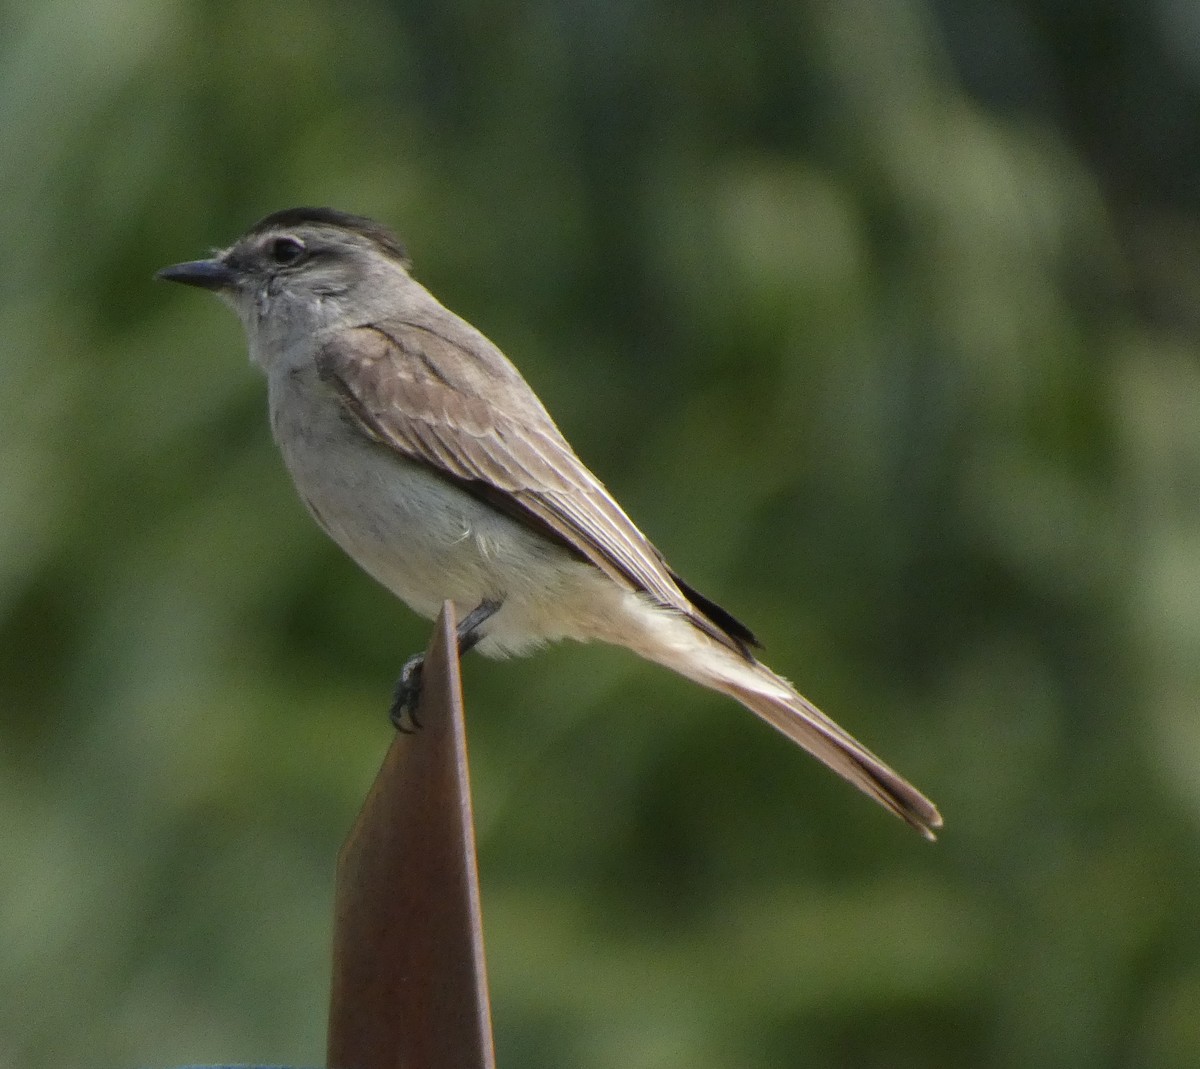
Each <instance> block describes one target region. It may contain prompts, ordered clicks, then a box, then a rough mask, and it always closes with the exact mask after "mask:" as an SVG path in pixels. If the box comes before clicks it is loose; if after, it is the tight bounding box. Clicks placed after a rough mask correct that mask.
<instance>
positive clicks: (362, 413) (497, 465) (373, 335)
mask: <svg viewBox="0 0 1200 1069" xmlns="http://www.w3.org/2000/svg"><path fill="white" fill-rule="evenodd" d="M479 340H482V338H481V337H480V339H479ZM484 344H488V343H486V342H484ZM494 355H495V356H497V357H499V359H500V361H502V362H503V364H502V367H501V376H500V377H499V378H498V379H497V377H496V375H495V367H494V365H493V364H491V363H490V362H489V364H488V366H487V368H484V367H482V366H481V364H480V361H479V359H478V357H477V356H475V355H474V354H473V353H472V352H471V350H470V348H467V347H465V346H462V345H458V344H456V343H455V342H454V341H452V340H450V339H448V338H446V337H445V336H443V335H442V334H441V333H438V332H436V331H434V330H432V329H430V328H428V327H424V326H418V325H414V324H407V323H401V324H395V323H389V324H388V326H387V329H386V330H384V329H382V328H379V327H373V326H365V327H359V328H356V329H354V330H351V331H346V332H343V333H342V334H340V335H339V336H338V338H337V339H335V340H333V341H331V342H329V343H328V344H326V345H325V346H324V347H323V348H322V349H321V350H320V352H319V354H318V356H317V368H318V371H319V372H320V375H321V377H322V378H323V379H324V380H325V381H327V382H329V383H330V384H331V385H332V386H333V387H334V389H336V390H337V392H338V394H339V395H340V396H341V398H342V400H343V402H344V403H345V405H346V407H347V409H348V410H349V411H350V412H351V413H352V414H353V416H354V417H355V418H356V419H357V420H358V422H359V423H360V424H361V426H362V427H363V429H364V430H365V431H366V432H367V433H368V434H370V435H371V436H372V437H373V438H375V439H377V440H378V441H380V442H382V443H384V444H385V445H387V446H389V447H390V448H392V449H395V450H396V451H397V452H399V453H401V454H403V455H405V456H407V457H410V458H412V459H415V460H419V461H421V462H423V463H425V464H429V465H431V466H432V467H434V468H436V469H438V470H439V471H441V472H443V473H444V474H446V475H448V476H450V477H452V478H454V479H457V480H460V481H461V482H463V483H464V484H466V486H467V488H468V489H472V487H471V484H473V483H474V484H478V485H479V486H481V487H486V488H487V489H486V491H485V492H483V493H482V494H481V496H484V497H485V498H486V499H487V500H489V501H491V502H492V503H497V502H496V496H497V491H499V493H500V494H502V495H503V496H504V498H505V499H506V500H505V502H504V503H505V505H507V506H511V507H509V508H508V511H510V512H514V513H516V514H517V515H519V516H523V517H524V518H526V519H527V520H530V519H531V520H533V521H535V523H536V525H537V527H538V528H539V529H540V530H543V531H545V530H547V529H548V530H549V531H550V532H552V533H553V534H555V535H557V537H558V538H559V539H561V540H562V541H563V542H564V543H565V544H566V545H567V546H568V547H569V548H571V549H572V550H573V551H575V552H577V553H579V554H580V555H581V556H583V557H584V558H585V559H587V560H589V561H590V562H591V563H592V564H594V565H595V566H596V567H598V568H600V569H601V570H602V571H604V572H605V573H607V574H608V575H610V576H611V577H612V578H613V579H615V580H616V581H618V582H621V583H624V584H626V585H628V586H630V587H632V588H633V589H635V590H639V591H642V592H644V593H646V594H648V595H649V596H650V597H651V598H653V599H654V600H655V601H656V602H658V603H659V604H661V605H663V606H665V607H668V608H672V609H674V610H676V611H677V612H680V613H683V614H684V615H686V616H688V617H689V618H690V619H691V620H692V621H693V622H694V623H695V624H696V625H697V626H698V627H700V628H701V629H702V630H704V631H705V632H707V633H708V634H709V635H711V636H712V637H713V638H716V639H717V640H718V641H720V642H722V643H724V644H725V645H727V646H729V647H730V648H731V649H734V650H736V651H737V652H739V653H741V654H743V655H744V656H746V657H749V656H750V654H749V652H748V649H747V642H748V641H753V635H751V634H750V632H749V631H748V630H747V629H746V628H744V627H742V626H741V625H740V624H738V623H737V622H736V621H735V620H733V618H732V617H731V616H729V614H728V613H725V612H724V611H723V610H719V612H718V613H712V610H713V609H715V608H716V606H713V605H712V603H710V602H708V601H707V600H706V599H705V600H703V602H702V603H701V604H697V603H696V602H694V601H692V600H691V599H690V598H689V596H688V594H686V593H685V592H684V591H683V590H681V589H680V585H679V584H678V583H677V582H676V580H675V578H674V576H673V575H672V573H671V572H670V570H669V569H668V568H667V566H666V563H665V561H664V560H663V557H662V554H660V553H659V552H658V550H657V549H655V547H654V546H653V545H652V544H651V543H650V541H649V540H648V539H647V538H646V537H645V536H644V535H643V534H642V533H641V531H639V530H638V529H637V527H636V526H635V525H634V523H633V521H632V520H630V519H629V517H628V516H626V515H625V513H624V511H623V510H622V509H621V507H620V506H619V505H618V504H617V503H616V501H614V500H613V498H612V497H611V496H610V495H609V493H608V492H607V491H606V490H605V489H604V487H603V486H602V485H601V483H600V482H599V480H598V479H596V477H595V476H594V475H592V473H591V472H590V471H588V469H587V468H586V467H584V465H583V463H582V461H580V460H579V458H578V457H576V456H575V454H574V452H573V451H572V450H571V447H570V446H569V445H568V444H567V442H566V440H565V439H564V438H563V437H562V435H561V434H560V433H559V431H558V429H557V428H556V427H555V426H554V423H553V421H552V420H551V419H550V417H549V415H547V414H546V411H545V409H544V408H542V406H541V404H540V402H538V400H537V398H536V397H535V396H534V395H533V393H532V391H530V390H529V388H528V386H526V385H525V383H524V380H522V379H521V378H520V376H519V375H518V374H517V373H516V371H515V370H513V369H512V368H511V365H509V364H508V363H507V361H504V358H503V356H501V355H500V353H499V351H498V350H497V351H494ZM497 391H500V392H502V393H503V396H504V402H505V403H504V406H503V407H504V412H505V415H504V416H503V417H502V416H501V415H500V411H499V409H498V406H497V405H495V404H494V403H493V402H492V401H490V400H489V399H488V396H487V394H488V393H489V392H491V393H492V394H493V395H495V393H496V392H497ZM510 411H511V412H512V413H514V414H515V416H513V417H510V416H509V412H510ZM710 613H712V616H717V618H716V619H713V618H712V617H711V616H710V615H709V614H710Z"/></svg>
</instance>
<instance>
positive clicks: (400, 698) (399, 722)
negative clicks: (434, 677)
mask: <svg viewBox="0 0 1200 1069" xmlns="http://www.w3.org/2000/svg"><path fill="white" fill-rule="evenodd" d="M424 667H425V655H424V654H423V653H418V654H417V655H416V656H415V657H410V658H409V659H408V660H407V661H405V663H404V667H403V668H402V669H401V670H400V678H399V679H398V680H396V686H395V688H394V689H393V690H392V705H391V708H390V709H389V710H388V718H389V719H390V720H391V722H392V725H393V726H394V727H395V729H396V730H397V731H402V732H404V733H405V734H406V735H411V734H412V733H413V732H414V731H416V730H417V729H419V728H420V726H421V721H420V720H418V719H417V702H419V701H420V700H421V673H422V670H423V669H424Z"/></svg>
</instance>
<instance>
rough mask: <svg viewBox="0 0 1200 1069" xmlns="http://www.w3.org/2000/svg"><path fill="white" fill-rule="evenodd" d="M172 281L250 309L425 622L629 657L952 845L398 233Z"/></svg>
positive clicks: (497, 652)
mask: <svg viewBox="0 0 1200 1069" xmlns="http://www.w3.org/2000/svg"><path fill="white" fill-rule="evenodd" d="M158 277H159V278H163V279H168V280H170V281H173V282H183V283H187V284H188V285H192V286H199V287H201V288H203V289H208V290H212V291H214V292H215V293H217V294H218V295H219V296H220V297H222V298H223V299H224V300H225V302H226V303H227V304H229V305H230V306H231V307H232V308H233V309H234V311H235V312H237V314H238V316H239V318H240V319H241V321H242V325H243V326H244V327H245V330H246V336H247V339H248V342H249V348H250V357H251V359H252V360H253V362H254V363H255V364H257V365H258V366H259V367H260V368H261V369H262V370H263V372H264V373H265V374H266V377H267V385H268V393H269V402H270V415H271V429H272V432H273V434H274V437H275V441H276V443H277V444H278V446H279V450H280V452H281V453H282V455H283V460H284V463H285V464H286V465H287V468H288V471H289V472H290V473H291V476H292V479H293V480H294V482H295V484H296V489H297V490H298V491H299V493H300V496H301V498H302V499H303V500H304V503H305V504H306V505H307V506H308V509H309V511H310V512H311V513H312V515H313V517H314V518H315V519H316V521H317V523H318V524H320V525H321V527H323V528H324V529H325V531H326V532H327V533H328V534H329V536H330V537H331V538H332V539H333V540H334V541H335V542H337V544H338V545H340V546H341V547H342V549H344V550H345V551H346V552H347V553H348V554H350V556H351V557H352V558H353V559H354V560H355V561H357V562H358V564H359V565H360V566H361V567H362V568H364V569H365V570H366V571H367V572H368V573H369V574H370V575H372V576H373V577H374V578H375V579H377V580H378V581H379V582H380V583H382V584H383V585H384V586H385V587H387V589H389V590H390V591H392V593H394V594H395V595H396V596H397V597H399V598H400V599H402V600H403V601H404V602H406V603H407V604H408V605H409V606H410V607H411V608H412V609H413V610H414V611H415V612H417V613H419V614H421V615H422V616H425V617H427V618H430V619H432V618H434V617H435V616H436V615H437V613H438V612H439V611H440V608H441V605H442V603H443V601H445V600H447V599H449V600H450V601H452V602H453V603H454V605H455V608H456V610H457V613H458V616H459V619H460V620H461V623H460V625H459V632H458V634H459V645H460V650H463V651H465V650H466V649H469V648H470V647H472V646H475V645H478V647H479V649H480V651H481V652H482V653H485V654H489V655H493V656H503V655H506V654H516V653H524V652H527V651H529V650H531V649H533V648H534V647H536V646H539V645H541V644H542V643H545V642H550V641H554V640H557V639H564V638H569V639H576V640H578V641H581V642H587V641H600V642H608V643H612V644H614V645H617V646H624V647H626V648H628V649H630V650H632V651H633V652H634V653H636V654H638V655H639V656H641V657H645V658H646V659H647V660H650V661H654V662H656V663H658V664H661V665H665V666H666V667H667V668H671V669H673V670H674V671H676V672H678V673H679V674H680V675H683V676H686V677H687V678H688V679H691V680H694V681H695V682H697V683H699V684H701V685H702V686H705V687H710V688H712V689H713V690H717V691H720V692H722V693H724V694H728V695H729V696H731V697H733V698H735V699H736V700H737V701H739V702H741V703H742V704H743V705H744V706H746V708H748V709H750V710H751V711H752V712H754V713H756V714H757V715H758V716H760V717H762V718H763V719H764V720H765V721H767V723H769V724H770V725H771V726H772V727H774V728H777V729H778V730H779V731H781V732H782V733H783V734H784V735H786V736H787V737H788V738H789V739H792V740H793V741H794V742H796V743H799V744H800V745H801V746H803V747H804V748H805V749H806V750H808V752H809V753H811V754H812V755H813V756H814V757H816V758H817V759H818V760H820V761H823V762H824V763H825V764H826V765H828V766H829V767H830V768H832V769H833V770H834V771H835V772H837V773H839V774H840V775H842V776H844V777H845V778H846V779H847V780H849V781H850V782H851V783H853V784H854V785H855V786H856V787H858V788H859V789H860V790H862V791H864V792H865V793H866V794H869V795H870V796H871V797H872V798H874V799H875V800H876V801H878V802H880V803H881V804H882V805H884V806H885V807H886V808H888V809H890V810H891V811H892V812H893V813H895V814H896V815H897V816H899V817H900V818H901V819H902V820H904V821H906V822H907V823H908V824H910V825H912V827H914V828H916V829H917V830H918V831H919V832H921V833H922V834H923V835H925V836H926V837H927V838H929V839H932V838H933V837H934V833H935V831H936V830H937V829H938V828H940V827H941V824H942V818H941V816H940V815H939V814H938V811H937V809H936V808H935V807H934V805H933V804H932V803H931V802H930V801H929V800H928V799H927V798H925V797H924V795H922V794H921V793H920V792H919V791H918V790H917V789H916V788H915V787H913V786H912V785H911V784H909V783H908V782H907V781H905V780H904V779H903V778H901V777H900V776H899V775H897V774H896V773H895V772H893V771H892V770H891V769H890V768H889V767H888V766H887V765H885V764H884V763H883V762H882V761H880V760H879V759H878V758H877V757H876V756H875V755H874V754H872V753H871V752H870V751H869V750H867V749H866V748H865V747H863V746H862V745H861V744H860V743H859V742H858V741H857V740H855V739H854V738H853V737H851V736H850V735H849V734H848V733H847V732H846V731H844V730H843V729H842V728H841V727H839V726H838V725H837V724H835V723H834V722H833V721H832V720H830V719H829V717H827V716H825V714H824V713H822V712H821V711H820V710H819V709H817V708H816V707H815V706H814V705H813V704H812V703H811V702H809V701H808V700H807V699H805V698H803V697H802V696H801V695H800V694H799V693H797V692H796V690H795V689H794V688H793V687H792V686H791V684H790V683H788V682H787V681H786V680H785V679H783V678H782V677H780V676H778V675H776V674H775V673H774V672H772V671H771V670H770V669H769V668H768V667H767V666H766V665H764V664H763V663H762V662H760V661H759V660H758V659H757V658H756V657H755V655H754V652H753V650H754V648H755V647H757V645H758V643H757V642H756V640H755V638H754V635H753V634H751V632H750V631H749V630H748V629H747V628H746V627H745V626H743V625H742V624H741V623H739V622H738V621H737V620H736V619H734V617H733V616H731V615H730V614H729V613H728V612H726V611H725V610H724V609H722V608H720V606H718V605H717V604H715V603H714V602H712V601H710V600H709V599H708V598H706V597H704V596H703V595H702V594H700V593H698V592H697V591H696V590H694V589H692V588H691V587H690V586H688V584H687V583H685V582H684V581H683V580H682V579H681V578H680V577H679V576H678V575H677V574H676V573H675V572H674V571H673V570H672V569H671V567H670V566H669V565H668V564H667V562H666V560H665V559H664V557H663V555H662V554H661V553H660V552H659V551H658V550H657V549H656V548H655V547H654V546H653V545H652V544H651V543H650V541H649V540H648V539H647V538H646V536H645V535H643V534H642V532H641V531H639V530H638V528H637V527H636V526H635V525H634V523H633V521H632V520H630V519H629V517H628V516H626V514H625V512H624V511H623V510H622V508H621V506H620V505H618V504H617V502H616V501H615V500H614V498H613V497H612V495H611V494H609V492H608V491H607V490H606V489H605V488H604V487H603V486H602V485H601V483H600V481H599V480H598V479H597V478H596V477H595V476H594V475H593V474H592V473H591V472H590V471H589V470H588V469H587V468H586V467H585V466H584V464H583V462H582V461H581V460H580V459H579V458H578V457H577V456H576V455H575V453H574V451H573V450H572V449H571V447H570V445H568V444H567V441H566V439H565V438H564V437H563V436H562V434H561V433H559V430H558V428H557V427H556V426H555V425H554V422H553V420H551V418H550V416H549V414H548V413H547V412H546V409H545V408H544V407H543V406H542V404H541V402H540V401H539V400H538V398H537V397H536V395H535V394H534V392H533V390H532V389H530V387H529V385H528V384H527V383H526V382H525V380H524V379H523V378H522V377H521V374H520V372H518V371H517V369H516V368H515V367H514V366H513V365H512V364H511V363H510V362H509V361H508V359H507V358H506V357H505V356H504V354H503V353H501V352H500V350H499V349H498V348H496V346H495V345H493V344H492V343H491V342H490V341H488V339H487V338H485V337H484V336H483V335H482V334H480V333H479V331H477V330H476V329H475V328H474V327H472V326H471V325H470V324H469V323H466V322H465V321H464V320H462V319H460V318H459V317H458V316H456V315H455V314H454V313H453V312H451V311H449V310H448V309H446V308H445V307H443V306H442V305H441V304H440V303H439V302H438V301H437V299H436V298H435V297H433V296H432V294H430V293H429V292H428V290H426V289H425V288H424V287H423V286H421V285H420V284H419V283H418V282H416V281H415V280H414V279H413V277H412V275H411V274H410V263H409V259H408V256H407V254H406V253H405V250H404V248H403V246H402V245H401V244H400V242H399V241H398V240H397V239H396V237H395V236H394V235H393V234H392V233H391V232H390V231H389V230H387V229H386V228H385V227H383V226H381V225H380V224H379V223H376V222H374V221H372V220H370V219H366V218H363V217H361V216H357V215H350V214H347V213H345V212H340V211H335V210H333V209H330V208H292V209H289V210H286V211H281V212H276V213H275V214H273V215H269V216H267V217H266V218H265V219H263V220H261V221H260V222H258V223H256V224H255V225H254V226H253V227H251V229H250V230H249V231H247V232H246V233H245V234H244V235H243V236H242V237H241V238H239V239H238V240H237V241H236V242H234V244H233V245H231V246H230V247H229V248H227V249H224V250H222V251H221V252H218V253H217V254H215V255H214V256H213V257H212V258H211V259H207V260H196V261H193V262H190V263H182V264H177V265H175V266H173V267H167V268H164V269H163V270H162V271H160V272H159V273H158ZM419 685H420V660H419V659H418V658H414V659H413V660H412V661H410V662H409V663H408V665H406V666H405V670H404V673H403V674H402V676H401V678H400V681H399V683H398V684H397V689H396V695H395V700H394V703H393V709H392V713H393V720H395V721H396V722H397V723H398V724H399V722H400V719H401V716H402V714H403V712H404V709H405V708H406V707H408V708H411V706H412V703H413V700H414V697H415V694H416V692H417V690H418V688H419Z"/></svg>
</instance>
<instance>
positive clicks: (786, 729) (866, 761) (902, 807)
mask: <svg viewBox="0 0 1200 1069" xmlns="http://www.w3.org/2000/svg"><path fill="white" fill-rule="evenodd" d="M756 667H758V668H760V669H762V672H763V674H764V675H767V676H768V677H769V678H770V680H771V681H772V682H774V683H776V684H777V686H778V687H779V689H778V690H777V689H776V687H772V688H771V690H770V691H765V690H764V689H759V688H754V687H750V686H746V685H744V684H742V683H737V682H734V681H731V680H719V681H717V680H714V681H713V682H712V683H710V684H709V685H710V686H713V687H714V689H717V690H721V691H724V692H725V693H726V694H728V695H730V697H733V698H736V699H737V700H738V701H739V702H741V703H742V704H743V705H744V706H746V708H747V709H749V710H750V711H751V712H753V713H756V714H758V716H760V717H762V719H763V720H765V721H766V722H767V723H768V724H770V725H771V726H772V727H773V728H775V729H776V730H778V731H780V732H782V733H783V734H784V735H786V736H787V737H788V738H789V739H791V740H792V741H793V742H795V743H797V744H798V745H800V746H802V747H804V749H806V750H807V751H808V752H809V753H810V754H812V755H813V757H815V758H816V759H817V760H818V761H820V762H822V763H823V764H825V765H826V766H828V767H829V768H831V769H833V771H834V772H836V773H837V774H838V775H839V776H841V777H842V778H843V779H845V780H847V781H848V782H850V783H852V784H854V786H855V787H857V788H858V789H859V790H860V791H862V792H863V793H864V794H867V795H869V796H870V797H872V798H874V799H875V800H876V801H877V802H879V803H880V804H881V805H882V806H884V807H885V808H886V809H890V810H891V811H892V812H893V813H895V814H896V816H898V817H899V818H900V819H901V820H903V821H904V822H905V823H906V824H908V825H909V826H910V827H912V828H915V829H916V830H917V831H918V832H920V833H921V834H922V835H923V836H925V838H926V839H929V840H930V841H931V842H932V841H933V840H934V839H936V838H937V831H938V829H939V828H941V826H942V815H941V814H940V813H939V812H938V811H937V806H935V805H934V804H933V803H932V802H931V801H930V800H929V799H928V798H926V797H925V796H924V795H923V794H922V793H921V792H920V791H918V790H917V789H916V787H914V786H913V785H912V784H911V783H909V782H908V781H907V780H906V779H904V778H903V777H902V776H900V775H898V774H897V773H896V772H894V771H892V769H890V768H889V767H888V766H887V765H885V764H884V763H883V762H882V761H881V760H879V758H878V757H876V756H875V755H874V754H873V753H871V751H870V750H868V749H867V748H866V747H865V746H863V745H862V744H861V743H860V742H859V741H858V740H857V739H855V738H854V737H853V736H852V735H850V734H849V733H848V732H846V731H844V730H842V728H840V727H839V726H838V725H837V724H835V723H834V722H833V721H832V720H830V719H829V717H827V716H826V715H825V714H824V713H823V712H821V710H820V709H818V708H817V707H816V706H815V705H813V704H812V703H811V702H810V701H808V700H807V699H806V698H804V697H803V696H802V695H800V694H797V693H796V691H795V690H793V689H792V687H791V686H789V685H788V684H787V683H785V681H784V680H782V679H780V678H779V677H778V676H776V675H775V674H774V673H773V672H770V670H769V669H766V668H764V667H763V666H761V665H759V666H756ZM784 688H786V689H784Z"/></svg>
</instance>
